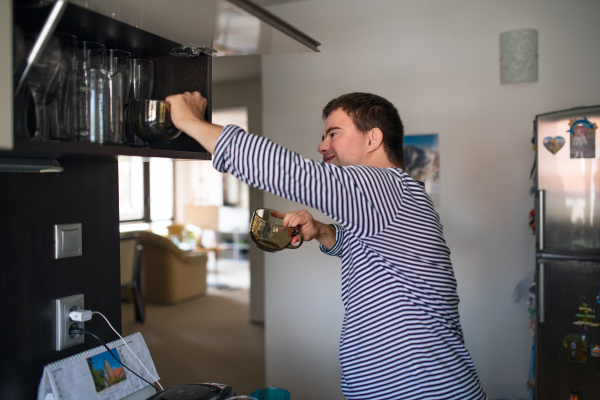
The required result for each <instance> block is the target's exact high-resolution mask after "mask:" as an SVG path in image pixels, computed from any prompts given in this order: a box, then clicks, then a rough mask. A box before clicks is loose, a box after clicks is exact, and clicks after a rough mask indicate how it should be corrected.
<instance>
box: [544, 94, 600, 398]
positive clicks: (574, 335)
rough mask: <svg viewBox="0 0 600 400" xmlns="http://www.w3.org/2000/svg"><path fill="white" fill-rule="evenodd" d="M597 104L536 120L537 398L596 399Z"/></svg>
mask: <svg viewBox="0 0 600 400" xmlns="http://www.w3.org/2000/svg"><path fill="white" fill-rule="evenodd" d="M598 126H600V106H594V107H579V108H573V109H569V110H564V111H557V112H551V113H545V114H540V115H537V116H536V118H535V121H534V133H535V139H534V140H535V144H536V146H535V149H536V165H537V174H536V175H537V176H536V181H535V188H536V195H535V203H536V207H535V209H536V236H537V240H536V250H537V251H536V255H537V257H536V259H537V260H536V261H537V262H536V288H537V295H536V313H537V314H536V324H535V328H536V330H535V391H534V396H535V399H538V400H553V399H557V400H568V399H570V398H571V394H572V392H576V393H577V396H578V400H588V399H594V400H597V399H600V326H597V325H599V324H600V315H599V314H600V165H599V162H598V160H599V158H600V146H597V145H596V139H597V135H598V133H599V132H598V130H597V128H598Z"/></svg>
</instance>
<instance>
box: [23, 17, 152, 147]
mask: <svg viewBox="0 0 600 400" xmlns="http://www.w3.org/2000/svg"><path fill="white" fill-rule="evenodd" d="M36 39H37V36H36V35H31V34H22V33H21V31H20V30H19V28H18V27H16V28H15V38H14V42H15V43H14V60H15V66H14V67H15V82H16V81H18V79H19V77H20V74H21V73H22V71H23V68H24V64H25V62H26V57H27V54H29V52H30V51H31V48H32V47H33V44H34V43H35V41H36ZM26 83H27V85H26V86H25V87H24V88H23V89H21V90H20V91H19V93H16V95H15V130H16V131H17V135H18V136H21V137H27V138H31V139H34V140H63V141H76V142H87V143H98V144H112V145H120V144H127V145H131V146H143V145H145V143H144V142H143V141H142V140H141V139H140V138H138V137H137V136H135V135H134V134H133V133H132V132H131V131H130V130H129V129H127V125H126V123H125V118H124V111H125V110H126V108H127V104H128V102H129V99H130V98H132V99H150V98H151V96H152V91H153V88H154V65H153V63H152V62H151V61H148V60H140V59H132V55H131V53H129V52H127V51H123V50H115V49H106V46H104V45H103V44H101V43H94V42H87V41H77V38H76V37H75V36H73V35H70V34H67V33H55V34H54V35H53V36H52V38H51V39H50V40H49V42H48V44H47V46H46V48H45V50H44V51H43V53H42V54H41V56H40V57H39V60H38V61H37V62H36V63H35V64H34V65H32V67H31V68H30V72H29V74H28V76H27V80H26ZM30 98H31V99H33V104H34V107H35V128H33V126H32V123H28V121H27V114H28V104H29V101H30ZM28 125H29V127H28ZM32 131H34V132H33V133H31V132H32Z"/></svg>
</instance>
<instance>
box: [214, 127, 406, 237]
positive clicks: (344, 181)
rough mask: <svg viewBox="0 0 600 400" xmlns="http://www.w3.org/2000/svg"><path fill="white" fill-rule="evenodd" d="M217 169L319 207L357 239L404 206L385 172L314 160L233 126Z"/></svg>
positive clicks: (221, 145)
mask: <svg viewBox="0 0 600 400" xmlns="http://www.w3.org/2000/svg"><path fill="white" fill-rule="evenodd" d="M213 165H214V167H215V168H216V169H217V170H218V171H220V172H229V173H231V174H232V175H234V176H235V177H236V178H238V179H240V180H241V181H243V182H246V183H247V184H249V185H251V186H254V187H256V188H258V189H261V190H266V191H268V192H270V193H273V194H276V195H278V196H281V197H284V198H287V199H289V200H292V201H295V202H298V203H302V204H305V205H307V206H309V207H313V208H316V209H317V210H320V211H321V212H323V213H324V214H326V215H328V216H329V217H331V218H333V219H334V220H335V221H337V222H339V223H340V224H341V225H342V226H344V228H345V229H346V230H348V231H349V232H353V233H354V234H355V235H357V236H359V237H365V236H372V235H374V234H376V233H379V232H381V231H382V230H383V229H384V228H385V227H386V226H387V225H388V224H389V223H390V222H391V221H392V220H393V218H394V217H395V216H396V214H397V212H398V210H399V207H400V206H401V203H402V193H403V189H402V187H398V185H399V183H398V182H397V180H395V179H394V178H393V177H392V176H391V174H389V173H388V172H387V171H386V170H385V169H382V168H374V167H368V166H351V167H338V166H335V165H331V164H326V163H324V162H322V161H314V160H310V159H308V158H305V157H302V156H301V155H300V154H297V153H294V152H292V151H289V150H287V149H285V148H283V147H281V146H279V145H277V144H275V143H273V142H271V141H270V140H269V139H267V138H264V137H260V136H256V135H252V134H249V133H246V132H245V131H244V130H243V129H242V128H240V127H238V126H235V125H227V126H226V127H224V128H223V132H222V133H221V136H220V137H219V139H218V140H217V143H216V144H215V152H214V156H213Z"/></svg>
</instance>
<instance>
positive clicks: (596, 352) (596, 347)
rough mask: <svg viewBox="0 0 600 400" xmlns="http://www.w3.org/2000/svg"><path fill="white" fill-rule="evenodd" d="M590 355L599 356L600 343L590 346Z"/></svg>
mask: <svg viewBox="0 0 600 400" xmlns="http://www.w3.org/2000/svg"><path fill="white" fill-rule="evenodd" d="M590 348H591V350H590V356H592V357H600V345H598V344H596V345H592V346H590Z"/></svg>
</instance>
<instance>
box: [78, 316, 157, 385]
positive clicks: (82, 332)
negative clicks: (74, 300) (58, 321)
mask: <svg viewBox="0 0 600 400" xmlns="http://www.w3.org/2000/svg"><path fill="white" fill-rule="evenodd" d="M69 333H70V334H73V335H83V334H86V335H90V336H92V337H93V338H94V339H96V340H97V341H98V342H100V344H101V345H102V346H104V347H106V350H108V352H109V353H110V355H111V356H113V358H114V359H115V360H117V362H118V363H119V364H121V365H122V366H123V367H124V368H125V369H126V370H128V371H129V372H131V373H132V374H134V375H135V376H137V377H138V378H140V379H141V380H143V381H144V382H146V383H147V384H149V385H150V386H152V387H153V388H154V390H156V392H157V393H158V392H160V390H159V389H158V388H157V387H156V386H154V385H153V384H152V383H151V382H149V381H147V380H146V379H144V378H142V377H141V376H139V375H138V374H136V373H135V372H134V371H132V370H131V369H130V368H129V367H128V366H126V365H125V364H123V363H122V362H121V360H119V359H118V358H117V356H115V355H114V354H113V352H112V351H111V350H110V349H109V348H108V346H107V345H106V344H105V343H104V342H103V341H102V340H101V339H100V338H99V337H98V336H96V335H94V334H93V333H92V332H89V331H86V330H83V329H81V328H76V327H71V328H70V329H69ZM130 351H131V350H130ZM161 388H162V387H161Z"/></svg>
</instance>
